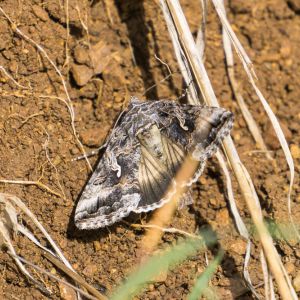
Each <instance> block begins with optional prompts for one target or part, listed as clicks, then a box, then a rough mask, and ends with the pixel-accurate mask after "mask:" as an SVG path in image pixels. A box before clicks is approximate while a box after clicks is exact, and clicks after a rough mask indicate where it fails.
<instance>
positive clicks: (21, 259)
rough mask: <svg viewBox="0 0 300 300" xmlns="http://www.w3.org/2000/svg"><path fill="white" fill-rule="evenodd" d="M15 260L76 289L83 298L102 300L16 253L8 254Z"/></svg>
mask: <svg viewBox="0 0 300 300" xmlns="http://www.w3.org/2000/svg"><path fill="white" fill-rule="evenodd" d="M8 253H9V254H10V255H11V256H12V257H13V258H18V259H19V260H20V261H22V262H23V263H25V264H27V265H28V266H30V267H32V268H34V269H36V270H38V271H39V272H41V273H43V274H45V275H47V276H49V277H50V278H52V279H54V280H56V281H58V282H61V283H63V284H65V285H67V286H69V287H71V288H72V289H74V290H75V291H77V292H78V293H80V294H82V295H83V296H85V297H87V298H88V299H92V300H98V299H101V298H96V297H93V296H91V295H90V294H88V293H86V292H85V291H83V290H81V289H79V288H77V287H76V286H74V285H72V284H71V283H69V282H67V281H65V280H62V279H60V278H58V277H56V276H55V275H53V274H51V273H50V272H47V271H45V270H43V269H42V268H40V267H39V266H37V265H35V264H33V263H31V262H30V261H28V260H26V259H24V258H23V257H21V256H19V255H16V254H14V253H11V252H8Z"/></svg>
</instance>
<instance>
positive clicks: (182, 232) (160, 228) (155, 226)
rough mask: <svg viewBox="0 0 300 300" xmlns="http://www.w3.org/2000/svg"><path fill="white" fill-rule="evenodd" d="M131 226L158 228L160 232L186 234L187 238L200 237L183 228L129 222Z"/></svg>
mask: <svg viewBox="0 0 300 300" xmlns="http://www.w3.org/2000/svg"><path fill="white" fill-rule="evenodd" d="M130 226H131V227H133V228H145V229H150V228H153V229H158V230H161V231H162V232H167V233H178V234H181V235H184V236H187V237H189V238H193V239H202V238H201V237H200V236H199V235H196V234H192V233H189V232H186V231H184V230H181V229H178V228H166V227H161V226H158V225H155V224H145V225H143V224H130Z"/></svg>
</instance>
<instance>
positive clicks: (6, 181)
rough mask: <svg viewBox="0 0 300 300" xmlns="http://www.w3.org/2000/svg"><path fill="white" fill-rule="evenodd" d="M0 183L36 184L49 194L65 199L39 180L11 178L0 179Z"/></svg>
mask: <svg viewBox="0 0 300 300" xmlns="http://www.w3.org/2000/svg"><path fill="white" fill-rule="evenodd" d="M0 182H1V183H8V184H23V185H36V186H38V187H39V188H41V189H42V190H45V191H47V192H48V193H50V194H53V195H55V196H57V197H59V198H62V199H65V197H64V196H62V195H61V194H59V193H57V192H55V191H53V190H52V189H51V188H49V187H48V186H47V185H45V184H44V183H42V182H40V181H32V180H13V179H0Z"/></svg>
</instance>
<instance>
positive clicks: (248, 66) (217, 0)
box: [212, 0, 300, 241]
mask: <svg viewBox="0 0 300 300" xmlns="http://www.w3.org/2000/svg"><path fill="white" fill-rule="evenodd" d="M212 2H213V4H214V6H215V9H216V11H217V13H218V16H219V18H220V21H221V22H222V26H223V29H224V30H225V31H226V33H227V35H228V37H229V38H230V41H231V43H232V44H233V46H234V48H235V50H236V51H237V54H238V55H239V57H240V58H241V61H242V62H243V67H244V69H245V72H246V74H247V75H248V80H249V82H250V84H251V85H252V87H253V89H254V91H255V93H256V95H257V97H258V98H259V100H260V102H261V103H262V106H263V108H264V110H265V111H266V113H267V115H268V117H269V119H270V121H271V124H272V126H273V128H274V131H275V133H276V136H277V138H278V140H279V143H280V145H281V148H282V150H283V152H284V155H285V158H286V161H287V164H288V166H289V169H290V187H289V191H288V196H287V205H288V214H289V219H290V222H291V224H292V226H293V230H294V232H295V234H296V236H297V238H298V240H299V241H300V234H299V232H298V230H297V228H296V226H295V223H294V221H293V217H292V210H291V194H292V190H293V183H294V178H295V166H294V161H293V157H292V155H291V152H290V149H289V146H288V143H287V141H286V139H285V137H284V134H283V131H282V129H281V127H280V124H279V122H278V120H277V117H276V116H275V114H274V113H273V111H272V109H271V107H270V105H269V103H268V102H267V100H266V99H265V97H264V96H263V94H262V92H261V91H260V89H259V88H258V86H257V84H256V82H257V77H256V75H255V72H254V68H253V65H252V62H251V60H250V59H249V57H248V56H247V54H246V52H245V50H244V48H243V46H242V45H241V43H240V42H239V40H238V38H237V36H236V35H235V33H234V31H233V30H232V28H231V26H230V24H229V22H228V20H227V18H226V15H225V14H224V11H223V8H222V7H223V6H222V1H221V0H212Z"/></svg>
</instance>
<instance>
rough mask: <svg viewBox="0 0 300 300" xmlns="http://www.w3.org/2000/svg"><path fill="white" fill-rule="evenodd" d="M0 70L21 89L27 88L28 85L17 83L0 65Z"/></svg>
mask: <svg viewBox="0 0 300 300" xmlns="http://www.w3.org/2000/svg"><path fill="white" fill-rule="evenodd" d="M0 71H2V72H3V73H4V74H5V75H6V76H7V77H8V78H9V79H10V80H11V81H12V82H13V83H14V84H15V85H16V86H18V87H19V88H22V89H28V87H26V86H24V85H21V84H20V83H18V82H17V81H16V80H15V79H14V78H13V77H12V76H11V75H10V74H9V73H8V72H7V71H6V70H5V68H4V67H3V66H0Z"/></svg>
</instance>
